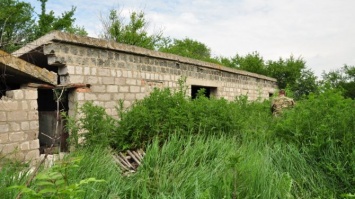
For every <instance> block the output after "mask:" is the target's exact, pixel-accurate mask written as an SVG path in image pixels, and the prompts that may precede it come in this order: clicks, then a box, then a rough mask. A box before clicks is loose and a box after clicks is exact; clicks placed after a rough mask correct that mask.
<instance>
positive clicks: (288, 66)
mask: <svg viewBox="0 0 355 199" xmlns="http://www.w3.org/2000/svg"><path fill="white" fill-rule="evenodd" d="M303 69H306V66H305V61H303V60H302V59H301V58H298V59H295V58H294V57H293V56H291V57H290V58H288V59H286V60H284V59H282V58H280V59H279V60H278V61H268V63H267V71H268V75H269V76H271V77H274V78H276V79H277V85H278V87H279V88H280V89H284V88H286V87H287V86H289V87H293V86H294V85H295V83H296V81H297V80H298V79H299V78H300V77H301V75H302V70H303Z"/></svg>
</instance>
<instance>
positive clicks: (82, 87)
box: [0, 31, 277, 160]
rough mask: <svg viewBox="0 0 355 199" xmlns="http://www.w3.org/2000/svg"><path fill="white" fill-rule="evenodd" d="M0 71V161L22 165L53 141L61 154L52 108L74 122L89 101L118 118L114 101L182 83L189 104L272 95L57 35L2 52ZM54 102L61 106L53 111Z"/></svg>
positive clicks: (228, 74) (244, 80)
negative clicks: (201, 96) (200, 95)
mask: <svg viewBox="0 0 355 199" xmlns="http://www.w3.org/2000/svg"><path fill="white" fill-rule="evenodd" d="M0 70H1V75H0V80H1V81H0V97H1V99H0V153H2V154H9V155H11V156H15V157H16V158H18V159H22V160H31V159H36V158H38V157H39V154H40V150H39V149H40V147H41V146H47V145H49V144H50V143H51V139H50V138H49V137H51V136H55V135H54V134H55V133H57V134H58V135H60V136H61V137H60V140H61V143H60V147H61V148H62V150H66V149H65V147H66V145H65V140H66V138H67V137H68V133H66V132H64V130H63V124H62V121H61V120H60V119H59V120H60V121H58V120H57V115H56V114H57V109H58V107H57V106H59V109H60V110H62V111H65V112H67V113H68V114H69V115H73V114H74V112H75V109H76V108H77V106H76V105H77V104H78V105H79V106H80V105H81V104H83V103H84V102H86V101H93V102H94V103H95V104H96V105H99V106H102V107H104V108H105V110H106V112H107V113H108V114H109V115H112V116H117V112H116V110H115V107H116V105H117V102H118V100H123V101H124V106H126V107H129V106H130V105H131V104H132V103H133V102H134V101H135V100H139V99H143V98H144V97H145V96H147V95H148V94H149V93H150V92H151V91H152V89H153V88H154V87H158V88H163V87H171V88H177V87H178V83H177V81H178V80H179V79H180V78H181V77H186V86H188V89H189V91H190V92H189V93H188V94H189V95H190V96H191V97H194V96H195V94H196V93H197V91H198V90H199V89H201V88H204V89H205V90H206V95H208V96H212V95H213V96H216V97H223V98H225V99H228V100H234V99H235V98H236V97H237V96H240V95H247V96H248V98H249V99H250V100H256V99H257V98H262V99H267V98H269V96H270V95H272V93H273V92H274V90H275V89H276V88H277V86H276V79H274V78H270V77H266V76H262V75H258V74H254V73H250V72H245V71H240V70H235V69H231V68H227V67H223V66H220V65H216V64H212V63H207V62H202V61H198V60H193V59H189V58H185V57H180V56H177V55H172V54H166V53H161V52H157V51H152V50H147V49H144V48H140V47H136V46H130V45H124V44H120V43H116V42H112V41H107V40H102V39H97V38H90V37H81V36H76V35H71V34H67V33H62V32H57V31H56V32H52V33H49V34H47V35H45V36H43V37H41V38H39V39H37V40H36V41H34V42H32V43H30V44H28V45H26V46H25V47H23V48H21V49H20V50H18V51H16V52H14V53H13V54H12V55H10V54H7V53H4V52H1V53H0ZM54 90H55V91H59V92H54ZM62 91H63V92H62ZM54 94H61V95H62V96H63V97H62V99H64V101H61V102H60V103H57V101H56V99H55V98H56V97H55V95H54ZM58 129H59V130H58ZM47 135H49V137H48V136H47Z"/></svg>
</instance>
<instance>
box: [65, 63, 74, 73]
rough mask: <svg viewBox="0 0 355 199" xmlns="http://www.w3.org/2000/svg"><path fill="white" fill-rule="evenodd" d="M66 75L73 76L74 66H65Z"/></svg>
mask: <svg viewBox="0 0 355 199" xmlns="http://www.w3.org/2000/svg"><path fill="white" fill-rule="evenodd" d="M66 68H67V69H66V70H67V74H69V75H74V74H75V66H70V65H69V66H66Z"/></svg>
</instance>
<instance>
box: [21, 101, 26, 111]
mask: <svg viewBox="0 0 355 199" xmlns="http://www.w3.org/2000/svg"><path fill="white" fill-rule="evenodd" d="M27 102H28V101H27V100H26V101H21V102H20V104H21V110H28V103H27Z"/></svg>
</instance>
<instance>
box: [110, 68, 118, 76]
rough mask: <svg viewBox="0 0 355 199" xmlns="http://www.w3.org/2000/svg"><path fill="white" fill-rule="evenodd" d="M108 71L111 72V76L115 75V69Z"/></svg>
mask: <svg viewBox="0 0 355 199" xmlns="http://www.w3.org/2000/svg"><path fill="white" fill-rule="evenodd" d="M110 72H111V77H115V76H116V75H117V72H116V70H115V69H111V70H110Z"/></svg>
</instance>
